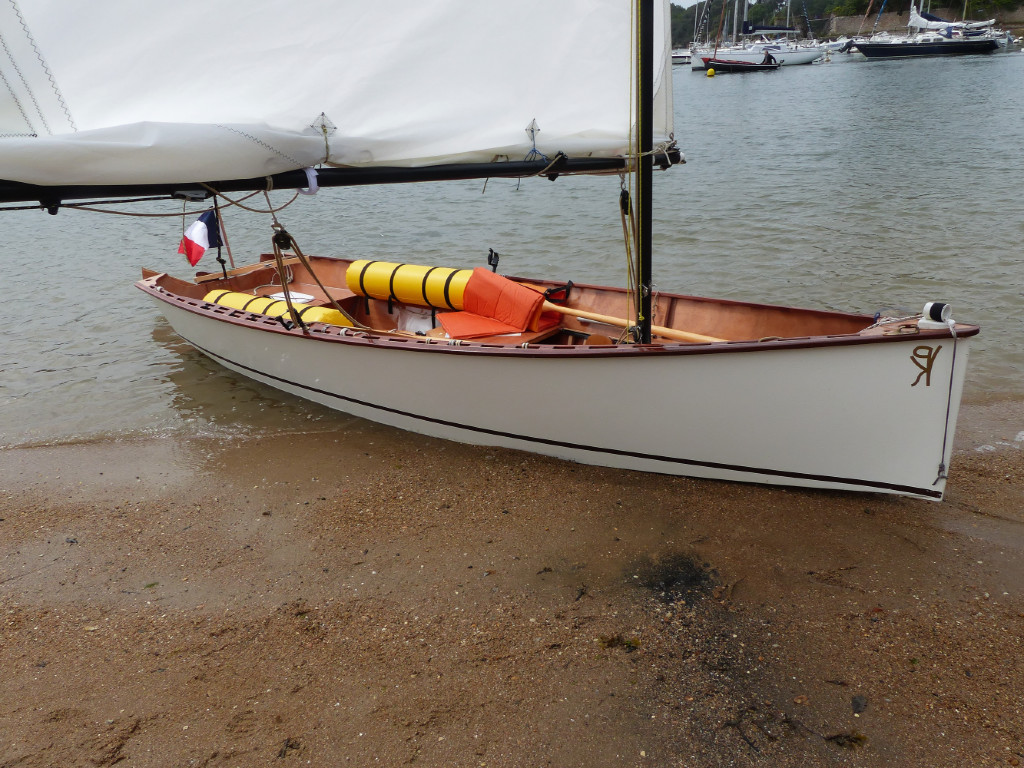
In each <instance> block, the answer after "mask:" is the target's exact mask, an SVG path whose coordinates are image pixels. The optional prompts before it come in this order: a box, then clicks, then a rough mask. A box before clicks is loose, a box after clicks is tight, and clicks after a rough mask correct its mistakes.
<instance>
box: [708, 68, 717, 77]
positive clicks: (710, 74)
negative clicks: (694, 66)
mask: <svg viewBox="0 0 1024 768" xmlns="http://www.w3.org/2000/svg"><path fill="white" fill-rule="evenodd" d="M714 76H715V70H714V69H712V68H711V67H708V77H714Z"/></svg>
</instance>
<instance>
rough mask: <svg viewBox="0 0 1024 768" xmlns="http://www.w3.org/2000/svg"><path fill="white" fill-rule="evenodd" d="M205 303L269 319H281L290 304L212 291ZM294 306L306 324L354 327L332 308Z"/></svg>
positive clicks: (230, 292)
mask: <svg viewBox="0 0 1024 768" xmlns="http://www.w3.org/2000/svg"><path fill="white" fill-rule="evenodd" d="M203 301H205V302H206V303H208V304H219V305H220V306H222V307H230V308H231V309H244V310H245V311H246V312H255V313H256V314H258V315H267V316H268V317H281V315H284V314H286V313H287V312H288V302H286V301H275V300H274V299H270V298H267V297H266V296H253V295H252V294H249V293H238V292H236V291H210V292H209V293H208V294H206V296H204V297H203ZM292 306H293V307H295V310H296V311H297V312H298V313H299V317H300V318H302V322H304V323H327V324H328V325H345V326H348V327H350V328H351V327H352V323H351V322H350V321H349V319H348V318H347V317H345V316H344V315H343V314H341V312H339V311H338V310H336V309H332V308H331V307H314V306H311V305H309V304H301V303H299V302H297V301H293V302H292Z"/></svg>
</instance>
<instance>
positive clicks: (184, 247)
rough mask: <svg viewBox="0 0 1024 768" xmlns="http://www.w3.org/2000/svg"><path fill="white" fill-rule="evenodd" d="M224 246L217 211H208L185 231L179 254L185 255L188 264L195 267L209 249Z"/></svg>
mask: <svg viewBox="0 0 1024 768" xmlns="http://www.w3.org/2000/svg"><path fill="white" fill-rule="evenodd" d="M219 245H223V243H222V242H221V239H220V222H219V221H218V220H217V212H216V211H207V212H206V213H204V214H203V215H202V216H200V217H199V218H198V219H196V221H195V223H193V224H192V226H191V227H189V228H188V229H186V230H185V236H184V237H183V238H181V244H180V245H179V246H178V253H184V254H185V258H187V259H188V263H189V264H191V265H192V266H193V267H194V266H195V265H196V264H198V263H199V260H200V259H201V258H203V254H204V253H206V249H207V248H216V247H217V246H219Z"/></svg>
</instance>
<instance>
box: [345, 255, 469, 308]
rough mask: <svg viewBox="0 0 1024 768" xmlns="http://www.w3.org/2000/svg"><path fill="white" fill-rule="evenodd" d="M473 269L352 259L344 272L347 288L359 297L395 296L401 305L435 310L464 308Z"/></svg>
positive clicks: (389, 297)
mask: <svg viewBox="0 0 1024 768" xmlns="http://www.w3.org/2000/svg"><path fill="white" fill-rule="evenodd" d="M472 274H473V270H471V269H453V268H452V267H424V266H419V265H416V264H395V263H393V262H388V261H368V260H366V259H361V260H360V261H353V262H352V263H351V264H350V265H349V268H348V271H346V273H345V283H346V285H347V286H348V289H349V290H350V291H352V292H353V293H356V294H358V295H360V296H369V297H371V298H374V299H383V300H388V299H394V300H395V301H399V302H401V303H402V304H413V305H415V306H419V307H434V308H435V309H446V310H459V309H462V296H463V292H464V291H465V290H466V283H467V282H469V278H470V275H472Z"/></svg>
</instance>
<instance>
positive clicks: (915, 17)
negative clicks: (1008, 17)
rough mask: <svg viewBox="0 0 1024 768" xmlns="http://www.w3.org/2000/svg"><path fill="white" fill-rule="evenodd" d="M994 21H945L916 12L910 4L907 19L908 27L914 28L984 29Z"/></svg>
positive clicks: (915, 7)
mask: <svg viewBox="0 0 1024 768" xmlns="http://www.w3.org/2000/svg"><path fill="white" fill-rule="evenodd" d="M995 23H996V20H995V19H989V20H988V21H970V22H968V21H946V20H945V19H940V18H939V17H938V16H934V15H932V14H930V13H925V14H922V13H918V11H917V6H915V5H911V6H910V16H909V20H908V21H907V26H908V27H913V28H914V29H941V30H946V29H985V28H986V27H991V26H993V25H994V24H995Z"/></svg>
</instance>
